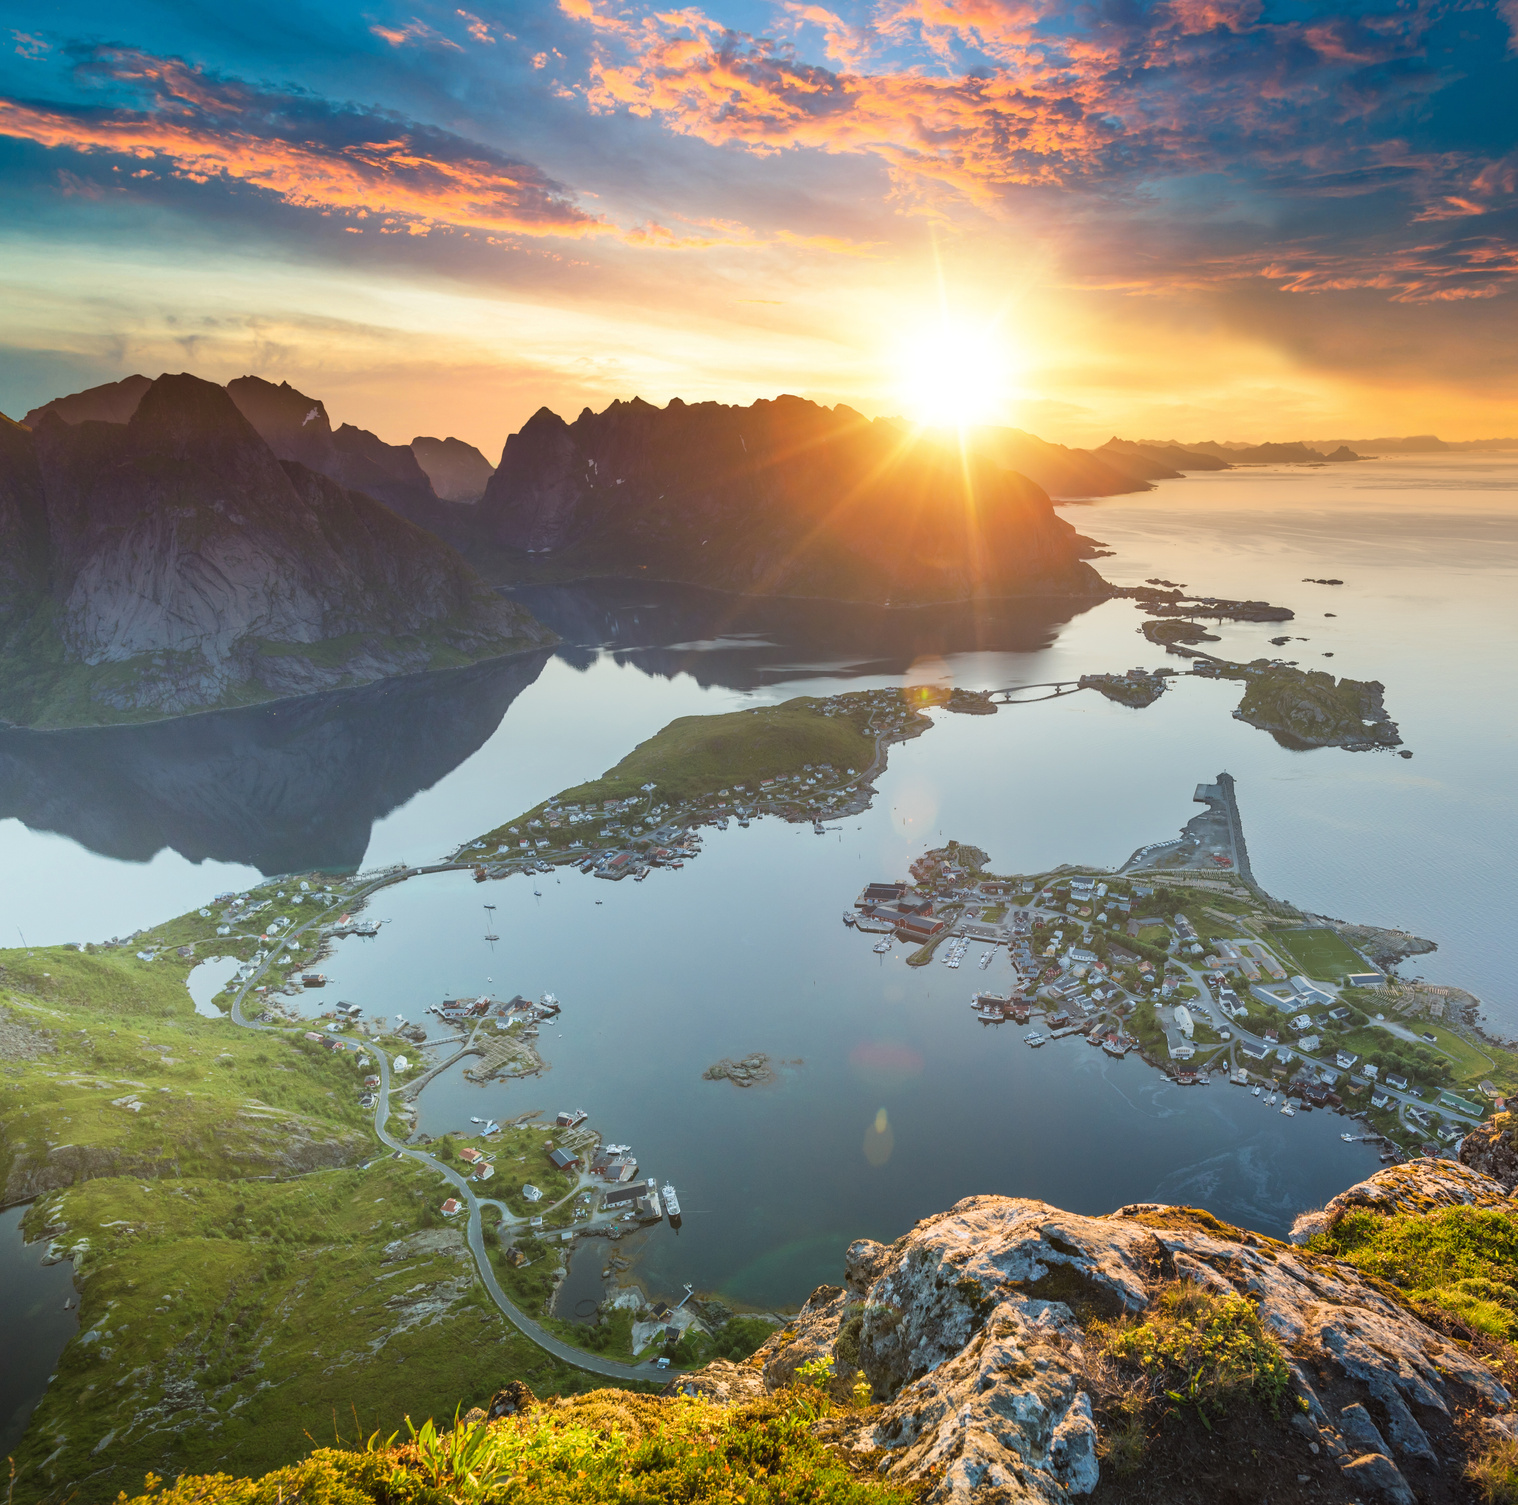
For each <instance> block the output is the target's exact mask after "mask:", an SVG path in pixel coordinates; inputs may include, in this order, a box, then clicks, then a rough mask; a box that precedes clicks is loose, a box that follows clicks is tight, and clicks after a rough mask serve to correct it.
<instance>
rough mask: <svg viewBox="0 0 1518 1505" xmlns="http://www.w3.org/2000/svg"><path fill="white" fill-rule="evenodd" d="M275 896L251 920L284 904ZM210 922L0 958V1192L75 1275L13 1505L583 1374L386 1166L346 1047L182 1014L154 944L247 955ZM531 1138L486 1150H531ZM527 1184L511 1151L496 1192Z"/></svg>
mask: <svg viewBox="0 0 1518 1505" xmlns="http://www.w3.org/2000/svg"><path fill="white" fill-rule="evenodd" d="M287 882H288V880H287ZM277 892H278V890H277V889H273V888H271V895H272V894H276V893H277ZM291 899H293V893H288V892H287V895H286V899H285V900H283V901H279V902H278V903H277V904H276V905H271V906H270V908H269V909H267V910H265V911H263V912H262V913H261V914H260V916H259V919H260V920H266V919H268V918H271V917H274V916H276V915H279V914H289V915H291V916H295V915H299V914H301V913H303V909H301V908H295V907H294V906H293V905H291V904H290V900H291ZM305 907H309V904H308V905H307V906H305ZM215 928H216V921H215V918H214V917H211V918H207V917H204V916H201V915H198V914H191V915H187V916H182V917H180V918H179V919H177V920H174V921H171V922H168V923H167V924H165V925H163V926H160V927H157V928H156V929H155V930H154V931H152V932H150V933H148V934H147V935H145V936H139V937H137V938H134V940H133V941H132V942H131V943H130V947H115V946H112V947H103V948H102V947H94V948H90V949H89V950H88V951H85V952H81V951H79V950H77V949H76V948H73V947H64V946H55V947H35V948H32V949H31V950H22V949H12V950H6V951H0V1184H3V1185H4V1188H5V1201H6V1202H8V1203H13V1202H16V1201H23V1200H28V1199H35V1200H34V1202H33V1206H32V1207H31V1209H30V1210H29V1212H28V1214H27V1218H26V1225H25V1226H26V1229H27V1233H28V1237H31V1238H37V1237H40V1236H43V1235H46V1236H48V1237H50V1238H51V1239H52V1240H53V1242H54V1247H55V1248H56V1250H57V1251H58V1252H59V1253H60V1254H62V1255H64V1256H65V1257H68V1258H70V1259H71V1260H72V1261H73V1265H74V1279H75V1286H76V1289H77V1291H78V1294H79V1302H80V1327H79V1335H78V1336H77V1337H76V1338H75V1339H74V1340H73V1341H72V1342H71V1343H70V1344H69V1345H68V1347H67V1348H66V1349H65V1350H64V1353H63V1356H62V1358H61V1360H60V1362H59V1366H58V1370H57V1374H56V1376H55V1378H54V1380H53V1382H52V1383H51V1384H50V1385H49V1386H48V1389H47V1391H46V1393H45V1395H44V1397H43V1399H42V1401H41V1403H40V1405H39V1406H38V1408H37V1411H36V1412H35V1413H34V1415H33V1417H32V1421H31V1425H30V1427H29V1429H28V1431H27V1433H26V1435H25V1437H24V1438H23V1439H22V1441H21V1443H20V1444H19V1446H18V1447H17V1448H16V1450H15V1454H14V1458H15V1465H16V1481H15V1486H14V1492H13V1499H14V1500H15V1501H16V1502H18V1505H24V1502H26V1501H30V1500H38V1499H44V1498H48V1497H50V1496H52V1495H54V1494H57V1493H59V1492H62V1491H65V1490H67V1491H68V1492H70V1493H71V1494H73V1495H74V1497H75V1498H76V1499H78V1500H79V1501H81V1502H89V1501H93V1500H107V1499H111V1498H114V1496H115V1495H116V1494H117V1493H118V1491H120V1490H122V1489H128V1488H132V1487H134V1486H135V1484H136V1482H137V1481H138V1480H140V1479H141V1478H142V1477H143V1474H144V1473H145V1472H147V1471H148V1470H153V1471H155V1472H157V1473H160V1474H177V1473H180V1472H182V1471H184V1470H185V1469H187V1468H192V1469H219V1468H227V1467H231V1468H235V1469H237V1470H239V1471H244V1472H246V1471H255V1472H256V1471H261V1470H263V1469H267V1468H271V1467H274V1466H275V1465H277V1464H280V1463H283V1462H285V1461H287V1460H288V1459H290V1458H291V1457H294V1456H296V1455H297V1454H298V1453H299V1452H300V1451H301V1450H302V1449H303V1448H304V1447H307V1446H309V1441H308V1433H309V1430H310V1429H311V1428H312V1426H313V1419H314V1418H318V1417H329V1416H330V1415H331V1414H332V1413H333V1412H334V1411H336V1413H337V1414H339V1415H340V1416H347V1417H351V1416H352V1415H353V1414H354V1412H355V1411H356V1412H357V1414H358V1415H359V1417H360V1418H361V1419H362V1422H363V1424H364V1426H365V1427H366V1428H373V1427H382V1428H385V1429H386V1430H387V1431H388V1430H392V1429H394V1428H395V1427H397V1426H400V1425H402V1422H403V1418H404V1416H405V1414H406V1413H407V1412H408V1411H413V1412H415V1411H419V1410H424V1409H430V1410H433V1411H435V1412H437V1413H438V1414H448V1413H451V1411H452V1408H453V1407H454V1405H455V1404H456V1403H457V1402H458V1400H459V1398H460V1397H461V1396H462V1397H464V1399H465V1400H466V1401H468V1400H471V1399H477V1398H480V1397H483V1396H485V1395H488V1394H489V1393H490V1392H491V1391H492V1390H493V1389H494V1388H496V1386H498V1385H499V1383H500V1382H501V1380H502V1378H503V1377H514V1378H523V1379H526V1380H529V1381H530V1382H531V1383H532V1384H533V1385H535V1386H536V1387H537V1388H538V1389H539V1391H540V1392H552V1391H572V1390H575V1389H583V1388H585V1387H586V1386H587V1385H588V1384H589V1383H590V1381H589V1380H588V1378H587V1377H586V1376H584V1375H583V1374H580V1373H579V1372H577V1371H575V1370H573V1369H570V1368H569V1367H568V1366H567V1365H564V1364H561V1363H559V1362H558V1361H556V1360H554V1359H551V1358H550V1357H549V1356H548V1355H546V1354H545V1353H543V1352H542V1350H540V1349H539V1348H537V1347H536V1346H535V1345H534V1344H532V1343H531V1342H529V1341H528V1340H527V1339H526V1338H524V1337H522V1336H521V1335H520V1334H519V1333H518V1332H517V1331H516V1329H515V1328H513V1327H511V1326H510V1325H509V1324H508V1323H507V1322H506V1320H505V1318H504V1317H502V1316H501V1314H500V1313H499V1312H498V1311H497V1310H496V1309H495V1307H494V1306H493V1305H492V1304H491V1303H490V1302H489V1301H488V1299H487V1298H486V1297H485V1295H484V1293H483V1291H482V1290H481V1288H480V1286H479V1282H478V1277H477V1274H476V1271H475V1269H474V1264H473V1261H472V1259H471V1257H470V1256H469V1254H468V1252H467V1250H466V1249H465V1246H464V1242H463V1238H462V1235H461V1232H460V1230H459V1228H458V1226H457V1225H454V1224H449V1225H445V1226H444V1225H442V1220H441V1219H440V1218H439V1216H438V1206H439V1204H440V1202H441V1201H442V1199H443V1198H444V1197H445V1196H446V1195H447V1191H446V1188H445V1187H444V1186H443V1185H442V1183H441V1182H440V1181H439V1180H438V1178H437V1177H436V1176H435V1175H433V1174H431V1173H429V1172H427V1171H425V1170H423V1169H422V1168H420V1167H418V1166H416V1165H415V1164H414V1163H413V1162H411V1161H397V1160H394V1159H391V1158H389V1157H388V1156H385V1155H383V1151H382V1150H381V1149H380V1147H379V1146H378V1145H377V1144H376V1142H375V1140H374V1137H373V1132H372V1127H371V1114H370V1113H369V1112H368V1111H367V1110H365V1109H363V1108H362V1107H361V1106H360V1105H359V1101H358V1099H359V1096H360V1093H361V1092H362V1090H363V1088H362V1079H363V1076H364V1074H365V1068H364V1067H362V1066H361V1065H360V1064H359V1062H360V1060H361V1059H362V1057H361V1056H360V1055H359V1054H358V1053H355V1052H352V1051H329V1050H325V1049H323V1048H322V1047H321V1046H320V1045H318V1044H315V1043H313V1042H311V1041H308V1040H306V1039H305V1037H304V1031H303V1030H300V1029H294V1030H289V1031H283V1032H273V1031H271V1032H254V1031H251V1030H242V1029H237V1028H236V1027H234V1026H233V1025H231V1024H230V1023H228V1022H227V1021H226V1020H224V1019H213V1018H204V1017H202V1016H200V1015H198V1014H197V1013H196V1012H195V1010H194V1007H193V1005H192V1003H191V1001H190V998H189V995H188V993H187V991H186V989H185V978H186V976H187V974H188V972H189V970H190V968H191V967H192V966H193V965H194V959H193V957H182V956H180V955H179V953H178V948H177V946H175V945H172V944H171V942H173V941H174V940H175V939H177V938H182V940H180V944H184V945H186V946H189V945H191V944H192V943H193V942H194V941H195V940H197V939H201V938H204V937H206V936H208V935H209V937H210V939H211V941H212V943H213V944H214V945H215V947H216V948H217V950H218V951H222V952H230V951H232V950H234V949H240V950H243V951H247V950H250V949H251V943H250V942H248V941H243V942H238V943H237V945H236V946H235V947H234V946H233V945H232V944H231V941H232V938H229V937H220V938H218V937H215V936H214V930H215ZM253 928H256V927H253ZM138 949H141V950H143V951H144V952H145V953H147V954H152V953H154V952H155V951H156V952H157V957H156V959H155V960H153V961H143V960H140V959H139V957H138V955H137V950H138ZM229 970H230V966H229ZM519 1140H520V1141H522V1143H520V1144H519V1143H518V1141H519ZM541 1140H542V1136H541V1134H533V1133H532V1132H530V1131H522V1132H520V1133H517V1134H513V1135H508V1136H503V1138H502V1139H501V1140H500V1141H498V1142H497V1144H496V1145H495V1146H494V1148H495V1149H496V1151H497V1153H498V1155H501V1154H506V1153H508V1152H509V1151H510V1150H512V1149H516V1150H520V1151H522V1152H523V1153H524V1154H528V1155H529V1157H530V1155H531V1152H532V1151H533V1150H534V1149H536V1151H537V1152H538V1156H539V1158H540V1159H541V1156H542V1149H541ZM377 1155H378V1156H383V1158H370V1161H369V1165H368V1167H367V1168H363V1167H361V1166H360V1164H359V1162H361V1161H364V1160H365V1159H366V1158H369V1157H375V1156H377ZM543 1166H544V1169H545V1171H546V1161H543ZM523 1170H524V1167H523V1166H522V1165H519V1164H518V1163H517V1161H516V1159H515V1157H514V1155H513V1156H511V1158H510V1163H509V1164H506V1165H503V1166H502V1167H501V1171H500V1173H499V1174H500V1175H501V1176H502V1178H503V1179H502V1182H501V1185H502V1189H503V1190H504V1191H506V1192H507V1193H508V1194H509V1193H510V1191H511V1189H512V1188H513V1187H514V1186H515V1185H516V1182H517V1181H518V1179H519V1176H518V1175H516V1174H514V1173H518V1172H522V1171H523ZM543 1179H545V1180H546V1179H547V1178H546V1176H545V1177H543ZM565 1185H566V1186H567V1183H565Z"/></svg>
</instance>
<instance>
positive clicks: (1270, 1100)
mask: <svg viewBox="0 0 1518 1505" xmlns="http://www.w3.org/2000/svg"><path fill="white" fill-rule="evenodd" d="M1265 1101H1266V1103H1267V1105H1268V1106H1270V1107H1272V1108H1274V1107H1275V1105H1276V1095H1275V1093H1273V1092H1272V1093H1271V1094H1270V1095H1269V1096H1268V1097H1267V1098H1266V1099H1265Z"/></svg>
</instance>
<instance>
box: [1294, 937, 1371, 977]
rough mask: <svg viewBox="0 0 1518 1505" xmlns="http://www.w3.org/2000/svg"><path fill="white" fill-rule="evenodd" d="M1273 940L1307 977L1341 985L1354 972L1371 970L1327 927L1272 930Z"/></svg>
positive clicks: (1363, 960) (1296, 968)
mask: <svg viewBox="0 0 1518 1505" xmlns="http://www.w3.org/2000/svg"><path fill="white" fill-rule="evenodd" d="M1270 941H1271V944H1272V945H1274V946H1275V947H1276V949H1277V950H1278V951H1281V952H1283V953H1284V954H1285V955H1286V956H1287V957H1288V958H1289V959H1290V961H1291V962H1292V964H1293V965H1294V967H1295V970H1297V971H1298V972H1300V973H1301V974H1302V975H1303V976H1304V977H1315V978H1317V979H1319V980H1320V981H1322V982H1338V981H1339V980H1340V979H1341V978H1343V977H1345V976H1347V975H1348V974H1349V973H1351V972H1364V971H1367V970H1368V968H1367V966H1366V963H1365V959H1364V958H1363V957H1362V956H1360V955H1358V954H1357V953H1356V952H1355V951H1354V950H1353V949H1352V948H1351V947H1350V946H1349V945H1347V944H1346V943H1345V942H1344V941H1342V940H1340V939H1339V937H1338V936H1337V935H1336V934H1335V933H1334V932H1333V931H1332V930H1329V929H1327V928H1326V927H1325V926H1316V927H1311V928H1306V929H1302V930H1272V931H1271V932H1270Z"/></svg>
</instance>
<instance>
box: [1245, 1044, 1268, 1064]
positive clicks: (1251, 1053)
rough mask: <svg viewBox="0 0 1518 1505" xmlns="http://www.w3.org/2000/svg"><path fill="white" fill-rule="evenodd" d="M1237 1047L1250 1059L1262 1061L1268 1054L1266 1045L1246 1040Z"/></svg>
mask: <svg viewBox="0 0 1518 1505" xmlns="http://www.w3.org/2000/svg"><path fill="white" fill-rule="evenodd" d="M1239 1048H1240V1050H1242V1051H1243V1052H1244V1054H1245V1055H1246V1056H1248V1057H1249V1059H1250V1060H1251V1061H1263V1060H1264V1059H1265V1057H1266V1056H1268V1055H1269V1054H1270V1047H1269V1046H1268V1045H1254V1044H1251V1043H1250V1041H1248V1040H1246V1041H1244V1043H1243V1044H1242V1045H1241V1046H1240V1047H1239Z"/></svg>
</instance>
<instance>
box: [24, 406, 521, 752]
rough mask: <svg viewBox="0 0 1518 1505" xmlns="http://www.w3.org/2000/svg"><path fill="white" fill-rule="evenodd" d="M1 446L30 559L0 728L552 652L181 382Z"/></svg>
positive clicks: (458, 568)
mask: <svg viewBox="0 0 1518 1505" xmlns="http://www.w3.org/2000/svg"><path fill="white" fill-rule="evenodd" d="M0 445H3V448H0V459H3V463H4V475H3V479H0V530H3V534H4V537H5V541H6V542H7V543H9V542H10V541H11V540H12V539H14V540H19V542H20V545H21V547H20V548H19V550H18V551H17V553H16V557H17V558H19V559H20V560H21V561H22V562H21V564H20V565H19V566H14V567H9V568H8V569H7V570H6V572H5V574H4V576H3V577H0V584H3V586H4V594H3V595H0V624H3V627H0V630H3V632H4V638H3V650H0V716H3V717H4V718H5V719H7V720H10V721H13V722H20V723H24V724H29V725H38V726H48V725H69V724H81V723H84V724H88V723H93V722H101V721H109V720H121V719H150V718H152V717H156V716H164V715H177V714H181V713H184V712H187V711H198V710H206V709H210V708H212V707H217V706H230V705H239V704H246V703H249V702H252V701H258V700H267V699H271V698H276V697H279V696H286V695H297V694H305V693H308V692H311V691H315V690H326V689H332V688H337V687H339V686H346V685H357V684H364V683H367V682H369V681H372V680H376V679H380V678H383V677H385V676H387V675H391V674H401V673H408V672H413V671H418V670H423V669H428V668H433V667H442V666H445V665H456V664H462V663H467V662H471V661H473V660H475V659H479V658H485V657H491V656H495V655H497V654H501V653H506V652H514V651H519V650H521V649H524V648H528V647H534V646H537V645H538V644H539V643H540V642H542V641H543V640H544V639H545V637H546V636H547V635H546V634H545V633H544V632H543V630H542V629H540V628H539V627H538V626H537V624H535V623H534V622H532V620H531V618H530V617H529V616H528V615H527V614H526V613H525V612H524V611H522V610H521V609H520V608H518V607H515V606H513V605H511V604H509V603H507V602H505V601H503V600H501V599H500V598H499V597H497V596H496V595H494V594H493V593H492V592H491V591H490V590H489V589H488V588H487V587H486V586H485V585H484V584H483V582H481V581H480V580H479V578H478V577H477V576H476V575H475V574H474V573H473V572H472V571H471V570H470V569H469V567H468V566H467V565H466V564H465V563H464V561H463V560H462V559H461V558H459V556H458V555H457V554H455V553H454V552H453V551H452V550H451V549H449V548H448V547H447V546H446V545H444V544H442V543H440V542H438V541H437V540H436V539H435V538H432V537H430V536H429V535H428V534H426V533H423V532H422V531H421V530H419V529H417V528H415V527H413V526H411V525H410V524H408V523H406V522H405V521H404V520H403V519H401V518H399V517H397V516H396V515H395V514H394V513H392V512H390V511H389V510H388V509H386V508H385V507H383V506H381V505H379V504H378V503H377V502H374V501H372V500H371V499H370V498H368V497H367V496H363V495H360V494H359V493H357V492H353V491H349V490H346V489H345V488H343V487H342V486H340V485H337V484H336V483H334V482H333V481H331V480H330V479H328V478H327V477H325V476H321V475H318V474H316V473H314V472H313V471H311V470H308V469H306V468H305V467H304V466H302V465H300V464H297V463H293V462H292V463H284V464H282V463H281V462H280V460H278V459H277V458H276V457H275V455H274V454H273V452H272V451H271V450H270V448H269V446H268V445H267V444H266V443H265V442H264V441H263V440H262V439H261V438H260V437H259V435H258V434H257V433H256V432H255V431H254V429H253V427H252V426H251V425H250V424H249V423H248V422H247V420H246V419H245V418H243V416H242V415H241V414H240V413H239V412H238V410H237V408H236V407H235V406H234V405H233V402H232V400H231V398H230V397H229V396H228V395H227V393H226V392H225V391H224V390H223V389H222V388H220V387H217V386H215V385H213V384H212V383H210V382H204V381H200V380H198V379H197V378H195V377H193V376H163V377H160V378H159V379H158V380H157V381H156V382H154V383H153V384H152V385H151V387H150V388H149V390H148V391H147V393H146V394H145V395H144V396H143V398H142V400H141V402H140V403H139V404H138V406H137V407H136V409H135V411H134V412H133V414H132V417H131V419H130V421H129V422H127V423H104V422H99V421H95V420H84V421H82V422H80V423H78V424H70V423H67V422H65V421H63V420H61V419H60V418H58V417H57V416H56V414H51V413H46V414H44V415H43V416H42V418H41V419H40V420H39V421H38V424H37V428H36V431H35V433H28V432H26V431H25V430H22V429H20V428H18V427H17V426H16V425H10V426H9V427H7V428H6V429H5V430H4V431H3V434H0ZM407 453H408V454H409V451H408V452H407ZM6 554H7V556H8V557H9V556H11V554H12V550H11V549H10V548H7V549H6Z"/></svg>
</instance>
